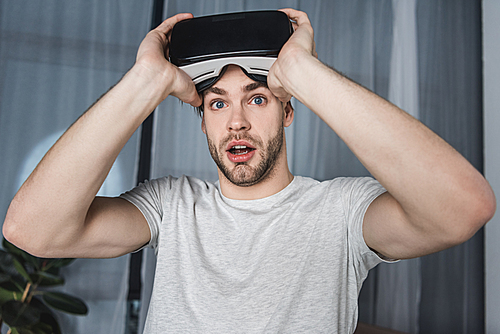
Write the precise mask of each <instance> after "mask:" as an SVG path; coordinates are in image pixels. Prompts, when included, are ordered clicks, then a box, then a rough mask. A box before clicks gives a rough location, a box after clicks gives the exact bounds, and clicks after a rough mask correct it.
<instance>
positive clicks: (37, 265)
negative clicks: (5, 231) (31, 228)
mask: <svg viewBox="0 0 500 334" xmlns="http://www.w3.org/2000/svg"><path fill="white" fill-rule="evenodd" d="M2 246H3V250H0V329H1V328H2V324H6V325H7V326H8V327H9V331H8V333H11V334H46V333H47V334H51V333H54V334H59V333H61V329H60V327H59V324H58V322H57V319H56V317H55V315H54V313H53V312H52V309H56V310H60V311H63V312H66V313H70V314H75V315H86V314H87V312H88V308H87V306H86V305H85V303H84V302H83V301H82V300H81V299H79V298H76V297H74V296H70V295H68V294H65V293H62V292H57V291H54V290H53V289H51V287H54V286H60V285H63V284H64V279H63V278H62V277H61V276H59V269H60V268H62V267H65V266H67V265H69V264H70V263H71V262H72V261H73V260H74V259H43V258H38V257H35V256H32V255H30V254H28V253H26V252H25V251H23V250H21V249H19V248H17V247H16V246H14V245H13V244H11V243H9V242H8V241H7V240H5V239H4V240H3V242H2Z"/></svg>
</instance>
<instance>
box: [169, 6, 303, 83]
mask: <svg viewBox="0 0 500 334" xmlns="http://www.w3.org/2000/svg"><path fill="white" fill-rule="evenodd" d="M292 33H293V27H292V24H291V22H290V20H289V19H288V16H287V15H286V14H285V13H283V12H280V11H255V12H241V13H230V14H220V15H211V16H204V17H198V18H193V19H189V20H185V21H181V22H179V23H177V24H176V25H175V26H174V28H173V30H172V36H171V41H170V50H169V55H170V62H171V63H172V64H174V65H176V66H177V67H179V68H180V69H182V70H183V71H184V72H186V73H187V74H188V75H189V76H190V77H191V79H192V80H193V81H194V83H195V85H196V89H197V90H198V92H201V91H203V90H205V89H207V88H209V87H210V86H212V85H213V84H214V83H215V82H217V80H219V78H220V77H221V76H222V75H223V74H224V69H225V68H226V67H227V65H231V64H233V65H238V66H240V67H241V68H242V69H243V71H244V72H245V74H246V75H247V76H249V77H250V78H251V79H253V80H255V81H262V82H266V81H267V74H268V73H269V69H270V68H271V66H272V65H273V63H274V62H275V61H276V59H277V58H278V54H279V52H280V50H281V48H282V47H283V45H284V44H285V43H286V41H287V40H288V38H289V37H290V35H291V34H292Z"/></svg>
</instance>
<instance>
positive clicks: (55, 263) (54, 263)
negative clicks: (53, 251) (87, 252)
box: [50, 259, 75, 268]
mask: <svg viewBox="0 0 500 334" xmlns="http://www.w3.org/2000/svg"><path fill="white" fill-rule="evenodd" d="M73 261H75V259H51V263H50V266H51V267H53V268H62V267H66V266H68V265H70V264H71V263H72V262H73Z"/></svg>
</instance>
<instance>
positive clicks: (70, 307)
mask: <svg viewBox="0 0 500 334" xmlns="http://www.w3.org/2000/svg"><path fill="white" fill-rule="evenodd" d="M42 298H43V301H44V302H45V303H46V304H47V305H48V306H50V307H53V308H55V309H57V310H60V311H63V312H66V313H70V314H76V315H86V314H87V312H88V309H87V305H85V303H84V302H83V301H82V300H81V299H79V298H76V297H73V296H70V295H67V294H65V293H62V292H43V295H42Z"/></svg>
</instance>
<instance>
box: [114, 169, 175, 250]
mask: <svg viewBox="0 0 500 334" xmlns="http://www.w3.org/2000/svg"><path fill="white" fill-rule="evenodd" d="M171 185H172V178H171V177H168V178H162V179H156V180H151V181H145V182H144V183H141V184H140V185H138V186H137V187H135V188H133V189H132V190H130V191H127V192H125V193H123V194H121V195H120V197H121V198H123V199H125V200H127V201H129V202H130V203H132V204H134V205H135V206H136V207H137V208H138V209H139V210H140V211H141V212H142V214H143V215H144V218H146V221H147V222H148V225H149V230H150V232H151V239H150V241H149V243H147V244H146V245H145V246H144V247H152V248H154V249H155V250H156V249H157V246H158V239H159V231H160V224H161V222H162V219H163V213H164V212H163V210H164V207H163V204H164V203H166V201H167V199H166V196H167V195H168V194H167V193H168V190H169V189H171ZM144 247H143V248H144ZM141 249H142V248H141Z"/></svg>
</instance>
